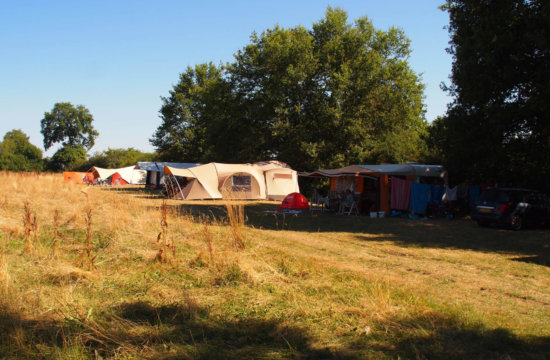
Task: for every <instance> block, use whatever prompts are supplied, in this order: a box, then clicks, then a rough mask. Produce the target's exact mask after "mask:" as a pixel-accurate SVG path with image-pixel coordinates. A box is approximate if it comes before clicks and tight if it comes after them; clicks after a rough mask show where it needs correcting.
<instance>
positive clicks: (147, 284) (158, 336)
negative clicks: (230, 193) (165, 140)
mask: <svg viewBox="0 0 550 360" xmlns="http://www.w3.org/2000/svg"><path fill="white" fill-rule="evenodd" d="M212 203H213V204H214V205H216V206H218V207H220V208H223V209H225V211H226V216H227V219H221V220H220V219H219V218H215V217H214V216H213V215H210V213H209V212H208V207H207V206H208V204H212ZM25 204H28V206H27V208H26V207H25ZM182 204H183V205H182ZM185 204H188V203H185V202H181V201H175V200H163V199H162V198H161V197H157V196H155V195H154V194H149V193H147V192H145V190H136V188H133V187H120V188H106V187H88V186H78V185H73V184H65V183H63V182H62V177H61V176H59V175H51V174H14V173H6V172H3V173H0V234H1V239H2V244H1V245H2V248H1V249H0V251H1V253H0V286H1V287H0V296H1V298H0V320H1V321H0V332H2V333H9V334H10V336H9V337H5V338H4V337H3V338H2V340H0V357H4V358H100V357H102V358H213V357H216V358H255V357H256V358H262V357H263V358H297V357H300V356H303V357H306V358H307V357H309V358H316V357H323V356H324V357H330V356H332V357H336V358H338V357H342V358H346V356H347V358H350V359H354V358H396V357H402V358H418V357H420V358H422V357H424V358H445V354H451V355H453V354H454V355H453V356H455V358H456V357H457V356H458V355H457V354H462V355H464V356H463V357H470V358H475V357H478V358H483V357H485V358H491V357H497V358H498V357H500V358H507V357H508V358H515V357H516V358H517V357H518V356H517V354H518V353H519V352H518V351H521V350H523V349H528V348H529V349H534V350H529V351H534V352H533V354H534V355H533V356H532V357H533V358H537V357H536V356H538V357H539V358H543V357H541V356H542V355H541V354H545V352H544V350H545V348H544V345H541V343H543V342H544V340H545V339H548V338H549V336H550V328H549V326H548V324H549V322H548V320H550V319H549V316H548V298H550V290H548V289H550V273H549V272H548V268H547V267H543V266H539V267H537V265H535V264H528V263H525V262H518V261H513V260H512V259H511V257H512V255H510V253H509V252H508V253H498V252H490V251H476V250H473V249H461V248H457V247H451V246H449V247H443V246H442V247H441V248H437V247H434V246H428V245H426V242H425V241H426V240H425V239H424V237H425V236H426V234H431V230H430V226H432V227H436V226H439V225H438V224H437V223H435V224H431V223H423V224H420V223H417V224H416V225H414V226H420V227H421V229H422V231H415V228H414V227H412V225H411V223H406V222H400V221H399V220H395V219H376V220H370V219H362V218H359V217H354V219H351V217H350V218H347V217H346V218H345V219H343V218H342V217H334V218H332V217H330V215H326V216H325V215H321V216H320V218H321V219H320V221H323V222H330V221H347V222H349V223H350V227H351V226H355V228H354V230H353V231H344V230H338V231H334V232H330V231H320V232H317V231H311V232H309V231H305V230H297V231H284V232H281V231H274V230H263V229H260V228H258V227H249V226H247V224H246V222H247V217H246V214H245V205H246V206H247V207H248V206H250V205H251V203H245V202H242V201H237V200H232V201H230V202H204V204H203V211H202V213H201V214H200V215H197V214H196V213H195V214H194V215H193V213H192V212H191V211H190V210H187V208H185ZM193 206H198V205H197V203H193ZM22 214H24V219H27V218H29V219H30V220H29V221H28V222H27V221H26V220H24V221H22ZM27 214H30V215H28V216H27ZM34 216H36V218H37V219H38V220H37V221H36V222H34V220H33V219H34ZM232 218H233V220H232ZM315 219H319V218H312V217H308V218H303V219H300V220H303V221H315ZM52 220H53V221H52ZM33 222H34V223H36V224H39V225H40V226H39V227H38V226H37V227H36V230H33V226H32V223H33ZM455 224H456V223H448V225H446V226H449V227H450V229H451V230H450V232H448V233H447V232H443V231H441V232H439V233H438V234H442V235H441V237H442V238H444V237H448V236H456V235H455V234H456V233H457V232H460V231H464V230H463V229H461V228H460V226H457V225H455ZM453 226H454V227H453ZM29 229H30V232H29ZM398 230H399V231H401V232H399V231H398ZM451 231H452V232H451ZM468 231H470V230H468ZM159 232H160V237H159ZM416 233H418V234H417V235H415V234H416ZM495 233H496V234H498V236H504V237H510V236H512V235H510V234H508V233H505V234H502V233H499V232H495ZM401 234H406V235H401ZM464 234H465V235H464V236H465V237H467V236H469V237H471V236H476V235H475V234H473V233H469V232H467V231H465V232H464ZM484 234H485V236H490V235H489V234H490V233H489V232H487V233H484ZM525 234H526V235H524V236H527V237H529V236H533V237H535V236H536V233H529V232H527V233H525ZM415 236H417V238H415ZM541 236H544V235H541ZM27 239H30V243H31V245H32V249H33V252H34V254H33V256H29V255H28V253H27V252H26V251H24V249H25V247H26V245H27V241H28V240H27ZM157 239H158V241H157ZM408 241H409V242H411V243H412V244H414V245H409V243H407V242H408ZM533 241H534V240H533ZM549 241H550V239H549ZM162 244H164V245H165V246H167V247H168V250H167V251H166V252H167V253H168V254H170V256H171V258H170V261H155V259H157V258H158V253H159V248H160V247H161V245H162ZM176 244H177V247H176V246H175V245H176ZM164 245H163V246H164ZM52 253H53V254H56V255H57V256H51V255H52ZM82 255H84V258H85V259H87V262H85V263H82V261H81V260H82V259H81V256H82ZM90 259H93V261H90ZM90 265H93V266H90ZM480 289H483V290H480ZM472 349H473V350H472ZM323 351H324V352H323ZM472 351H474V352H472Z"/></svg>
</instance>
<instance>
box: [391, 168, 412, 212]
mask: <svg viewBox="0 0 550 360" xmlns="http://www.w3.org/2000/svg"><path fill="white" fill-rule="evenodd" d="M410 196H411V183H410V182H409V181H407V180H402V179H400V178H398V177H395V176H392V177H391V201H390V207H391V208H392V209H396V210H409V199H410Z"/></svg>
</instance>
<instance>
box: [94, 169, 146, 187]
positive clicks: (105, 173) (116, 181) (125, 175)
mask: <svg viewBox="0 0 550 360" xmlns="http://www.w3.org/2000/svg"><path fill="white" fill-rule="evenodd" d="M91 172H92V174H93V175H94V179H95V180H96V181H97V180H98V179H100V181H99V182H101V183H104V184H109V185H145V176H146V174H147V172H146V171H145V170H139V169H136V167H135V166H133V165H132V166H127V167H123V168H119V169H104V168H100V167H97V166H94V167H92V169H91Z"/></svg>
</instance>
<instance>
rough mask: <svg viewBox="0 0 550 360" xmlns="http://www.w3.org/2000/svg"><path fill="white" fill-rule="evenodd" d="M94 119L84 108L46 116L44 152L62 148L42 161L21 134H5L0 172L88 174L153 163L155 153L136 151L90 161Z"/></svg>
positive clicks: (61, 108) (62, 106) (63, 108)
mask: <svg viewBox="0 0 550 360" xmlns="http://www.w3.org/2000/svg"><path fill="white" fill-rule="evenodd" d="M92 123H93V116H92V115H91V114H90V111H89V110H88V109H86V108H85V107H84V106H83V105H78V106H76V107H75V106H73V105H72V104H71V103H68V102H64V103H57V104H55V105H54V107H53V110H52V111H51V112H46V113H45V114H44V118H43V119H42V121H41V126H42V130H41V132H42V134H43V135H44V148H45V149H46V150H48V149H49V148H50V147H52V146H53V145H54V144H56V143H59V144H61V147H60V148H59V149H58V150H57V151H56V152H55V154H54V155H53V156H52V157H51V158H46V159H43V158H42V150H40V149H39V148H38V147H36V146H35V145H33V144H31V143H30V141H29V137H28V136H27V135H26V134H25V133H23V132H22V131H21V130H12V131H9V132H8V133H6V135H5V136H4V138H3V141H2V142H0V170H7V171H44V170H47V171H65V170H78V171H87V170H89V169H90V168H91V167H92V166H99V167H106V168H119V167H124V166H130V165H134V164H135V163H136V162H138V161H152V160H154V159H155V158H156V155H155V154H154V153H143V152H141V151H139V150H136V149H134V148H128V149H111V148H109V149H107V150H104V151H102V152H96V153H95V154H93V155H92V156H90V157H88V155H87V152H88V150H89V149H90V148H91V147H92V146H93V145H94V143H95V139H96V137H97V136H98V135H99V133H98V132H97V131H96V130H95V129H94V127H93V125H92Z"/></svg>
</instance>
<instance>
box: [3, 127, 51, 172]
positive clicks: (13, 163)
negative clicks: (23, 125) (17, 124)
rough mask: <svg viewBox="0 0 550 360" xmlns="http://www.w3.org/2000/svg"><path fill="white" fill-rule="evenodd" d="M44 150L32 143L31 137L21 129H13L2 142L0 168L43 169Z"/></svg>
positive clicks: (17, 169)
mask: <svg viewBox="0 0 550 360" xmlns="http://www.w3.org/2000/svg"><path fill="white" fill-rule="evenodd" d="M43 167H44V163H43V161H42V150H40V149H39V148H38V147H36V146H34V145H33V144H31V143H30V141H29V137H28V136H27V135H26V134H25V133H24V132H23V131H21V130H12V131H9V132H7V133H6V134H5V135H4V139H3V141H2V142H0V170H8V171H41V170H43Z"/></svg>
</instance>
